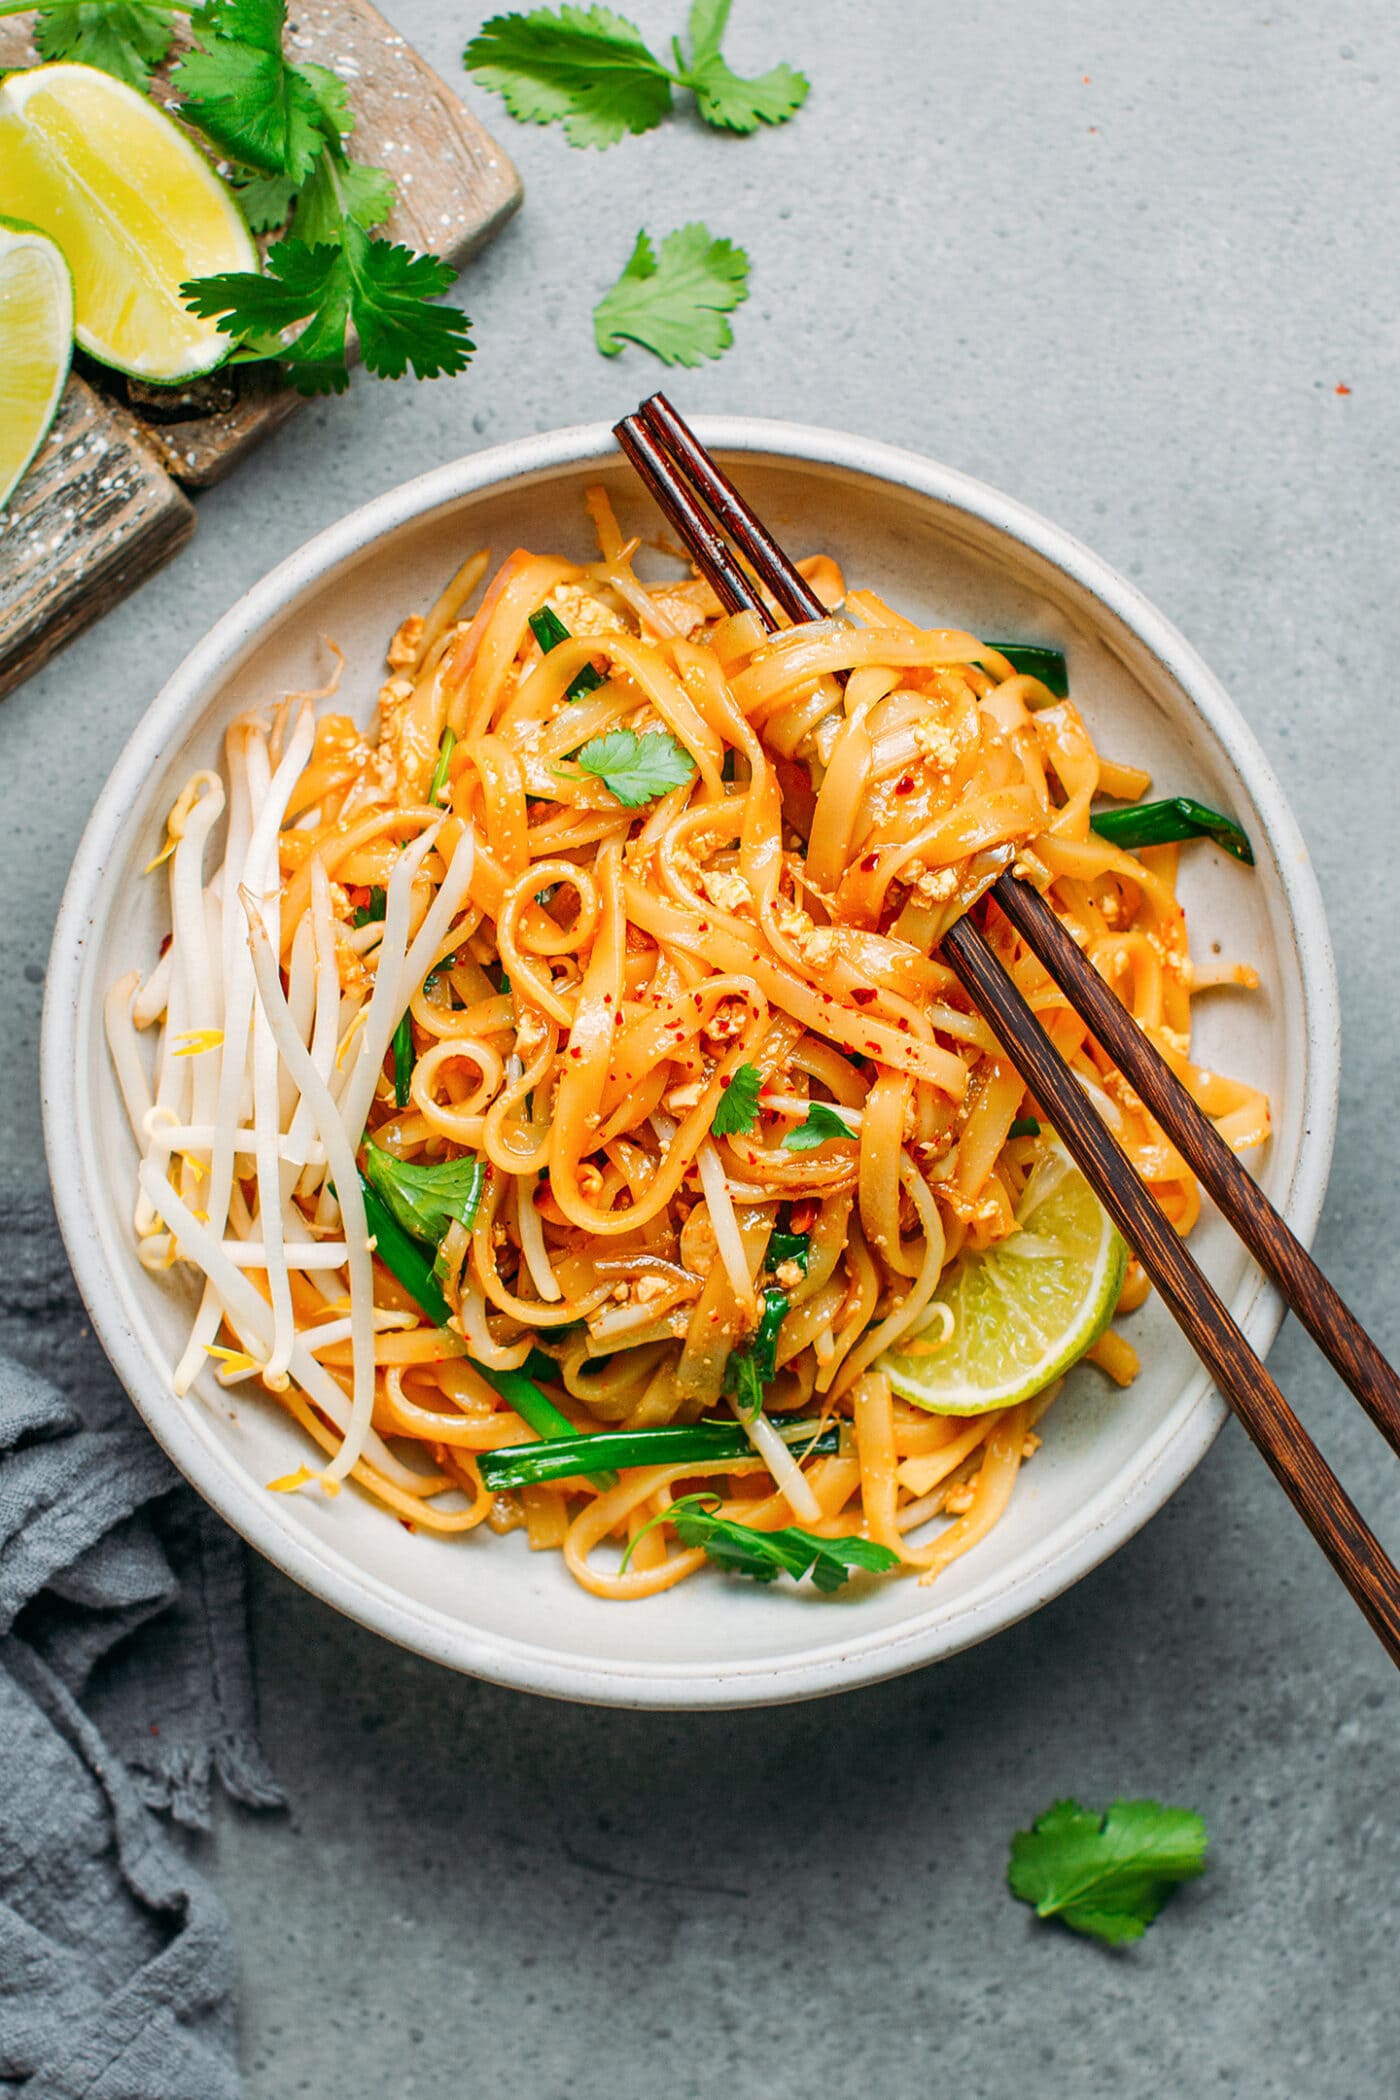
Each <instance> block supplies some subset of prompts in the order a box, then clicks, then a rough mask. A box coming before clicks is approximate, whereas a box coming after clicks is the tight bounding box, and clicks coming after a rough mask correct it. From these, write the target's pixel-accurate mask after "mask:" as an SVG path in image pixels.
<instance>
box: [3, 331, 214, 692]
mask: <svg viewBox="0 0 1400 2100" xmlns="http://www.w3.org/2000/svg"><path fill="white" fill-rule="evenodd" d="M193 531H194V505H193V504H192V503H191V502H190V500H189V498H188V496H186V495H185V494H183V492H182V491H181V490H180V489H178V488H177V487H176V485H175V483H174V482H173V481H172V480H171V479H170V476H169V475H168V474H167V473H166V472H165V470H164V468H163V467H162V466H161V465H160V463H159V461H158V460H157V459H156V458H155V457H154V455H153V454H152V452H151V450H150V448H149V447H148V445H147V444H146V442H145V440H144V438H143V437H142V434H141V431H140V429H139V427H138V426H137V424H136V422H135V421H134V419H133V418H132V417H131V416H130V415H129V414H128V413H127V412H126V410H125V409H123V408H121V407H119V406H117V405H116V404H115V403H113V402H109V401H104V400H103V399H102V398H101V397H100V396H99V395H98V394H97V393H95V392H94V390H93V389H92V387H90V386H89V385H88V384H87V382H86V380H84V379H81V378H79V376H78V375H77V373H76V372H75V373H74V374H73V375H72V376H71V377H70V379H69V381H68V385H67V387H66V389H65V391H64V395H63V399H62V401H61V402H60V403H59V408H58V415H57V417H56V418H55V421H54V426H53V428H52V430H51V431H50V432H49V435H48V437H47V439H46V440H45V443H44V445H43V448H42V450H41V451H40V453H39V456H38V458H37V459H36V460H35V461H34V464H33V466H32V467H31V468H30V469H29V472H28V473H27V474H26V475H25V477H24V479H23V480H22V481H21V483H20V485H19V487H18V488H17V489H16V490H15V492H14V494H13V496H11V498H10V500H9V502H8V504H7V505H6V506H5V508H4V510H3V511H0V693H7V692H9V690H10V688H11V687H12V686H16V685H18V684H19V682H20V680H21V679H22V678H27V677H28V676H29V673H30V672H31V671H35V670H37V669H38V667H39V665H40V664H41V663H44V662H46V661H47V659H48V658H49V657H50V656H52V655H53V652H54V651H55V649H58V648H61V647H62V645H63V644H64V642H66V641H69V640H71V638H72V637H73V636H74V635H75V634H76V633H77V632H78V631H79V629H80V628H83V627H86V626H87V625H88V623H89V622H90V621H92V620H96V619H98V618H100V616H101V615H102V614H103V613H104V612H106V611H107V610H108V609H109V607H111V606H113V605H115V604H117V603H118V601H119V600H120V599H122V598H125V597H126V596H127V595H128V593H129V592H131V591H134V590H135V589H136V587H137V585H138V584H139V583H142V582H143V581H144V580H145V578H146V577H147V576H149V575H150V574H151V571H152V570H153V569H157V568H159V567H160V565H161V563H162V562H164V561H168V560H169V559H170V556H171V555H172V554H174V553H176V552H177V551H178V550H179V549H180V548H181V547H183V546H184V544H185V542H186V540H187V539H188V538H189V536H190V534H191V533H192V532H193Z"/></svg>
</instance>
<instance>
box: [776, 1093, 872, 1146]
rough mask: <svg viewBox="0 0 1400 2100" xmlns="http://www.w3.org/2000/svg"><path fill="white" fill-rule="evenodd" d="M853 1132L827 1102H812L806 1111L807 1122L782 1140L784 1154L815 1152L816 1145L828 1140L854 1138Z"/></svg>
mask: <svg viewBox="0 0 1400 2100" xmlns="http://www.w3.org/2000/svg"><path fill="white" fill-rule="evenodd" d="M854 1136H855V1132H854V1131H853V1130H852V1129H851V1128H850V1125H849V1124H848V1123H847V1122H846V1119H845V1117H844V1116H842V1115H841V1114H840V1113H839V1112H838V1111H837V1110H836V1109H834V1108H833V1107H832V1106H831V1104H830V1103H829V1102H827V1101H813V1102H812V1103H811V1105H810V1106H809V1108H808V1110H807V1120H806V1122H805V1123H799V1124H798V1125H797V1128H796V1129H795V1130H790V1131H789V1132H788V1134H787V1136H786V1137H785V1138H784V1139H783V1149H784V1151H785V1152H815V1151H816V1149H817V1147H818V1145H824V1144H826V1142H827V1140H828V1139H829V1138H849V1137H854Z"/></svg>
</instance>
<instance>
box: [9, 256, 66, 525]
mask: <svg viewBox="0 0 1400 2100" xmlns="http://www.w3.org/2000/svg"><path fill="white" fill-rule="evenodd" d="M72 356H73V280H72V278H71V277H70V276H69V274H68V265H67V263H66V262H65V261H64V260H63V257H62V255H60V253H59V251H58V249H57V248H55V246H54V244H53V242H52V241H51V240H49V239H48V237H47V236H46V235H45V234H42V233H39V232H37V231H36V229H35V228H34V227H32V226H21V225H19V224H18V223H17V222H16V221H15V220H13V219H0V510H3V509H4V507H5V504H6V501H7V500H8V498H9V495H10V491H11V490H12V489H13V488H14V486H15V483H16V482H17V481H18V480H19V478H20V475H21V474H22V473H23V472H24V470H25V468H26V467H27V466H28V465H29V462H30V460H31V459H33V457H34V455H35V453H36V452H37V451H38V449H39V447H40V445H41V444H42V443H43V442H44V436H45V433H46V432H47V430H48V427H49V425H50V423H52V421H53V418H54V410H55V409H56V408H57V407H58V402H59V396H60V395H61V394H62V392H63V383H64V381H65V380H66V379H67V377H68V366H69V363H70V362H71V360H72Z"/></svg>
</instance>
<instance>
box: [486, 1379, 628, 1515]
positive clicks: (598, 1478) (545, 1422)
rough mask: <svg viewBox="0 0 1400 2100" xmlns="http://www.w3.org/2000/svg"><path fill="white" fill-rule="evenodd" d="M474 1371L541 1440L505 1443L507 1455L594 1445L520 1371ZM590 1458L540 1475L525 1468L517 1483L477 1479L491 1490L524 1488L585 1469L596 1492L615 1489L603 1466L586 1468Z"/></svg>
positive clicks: (613, 1478) (601, 1454) (613, 1476)
mask: <svg viewBox="0 0 1400 2100" xmlns="http://www.w3.org/2000/svg"><path fill="white" fill-rule="evenodd" d="M474 1369H475V1370H477V1371H478V1372H479V1373H480V1374H481V1376H482V1377H483V1378H484V1379H485V1380H486V1382H487V1384H488V1385H494V1386H495V1388H496V1391H497V1392H498V1393H499V1394H500V1396H501V1398H502V1399H503V1400H507V1401H509V1403H510V1405H511V1406H512V1407H513V1408H514V1409H515V1412H516V1413H517V1414H518V1415H519V1417H520V1419H521V1421H522V1422H528V1423H529V1425H530V1427H531V1428H532V1429H533V1430H534V1432H535V1435H536V1436H537V1437H539V1438H540V1439H541V1442H540V1443H538V1444H507V1446H506V1451H507V1452H508V1453H512V1454H514V1455H515V1456H516V1457H517V1458H518V1457H519V1456H520V1455H521V1454H522V1453H523V1452H548V1453H549V1455H550V1456H551V1457H552V1456H553V1454H554V1453H555V1452H556V1451H562V1450H564V1449H566V1448H568V1449H570V1450H572V1451H574V1452H577V1450H578V1447H579V1446H580V1445H585V1444H586V1445H591V1444H592V1443H593V1442H594V1439H593V1438H592V1437H591V1436H584V1435H580V1433H579V1431H578V1430H577V1429H575V1427H574V1425H573V1423H572V1422H571V1421H570V1420H569V1418H568V1416H567V1415H566V1414H565V1413H564V1411H563V1409H562V1408H558V1407H556V1406H555V1405H554V1402H553V1401H552V1400H551V1399H550V1397H549V1395H548V1393H542V1392H541V1391H540V1389H539V1387H538V1386H537V1385H536V1384H535V1381H534V1380H533V1378H527V1377H526V1376H525V1373H524V1372H523V1371H488V1370H487V1368H486V1366H485V1364H475V1365H474ZM606 1455H607V1454H606V1453H605V1452H601V1451H600V1452H599V1453H598V1454H597V1456H598V1457H599V1458H603V1457H606ZM501 1456H502V1453H501V1452H499V1451H492V1452H482V1453H481V1454H480V1458H488V1457H489V1458H492V1459H496V1458H500V1457H501ZM593 1456H594V1454H593V1452H592V1451H591V1450H589V1451H588V1452H586V1454H585V1455H584V1457H583V1459H582V1462H580V1460H579V1458H578V1457H577V1456H575V1457H574V1458H573V1459H572V1460H566V1461H565V1463H564V1464H563V1465H562V1466H555V1467H553V1468H552V1469H550V1468H548V1467H546V1470H545V1471H543V1472H539V1471H529V1470H528V1469H527V1470H526V1471H525V1472H523V1473H522V1474H521V1476H520V1478H519V1479H518V1480H507V1481H501V1480H497V1479H496V1478H495V1476H494V1474H493V1475H492V1477H491V1478H490V1479H489V1480H488V1479H487V1477H486V1475H485V1474H484V1473H483V1474H482V1476H481V1477H482V1479H483V1480H484V1481H485V1482H486V1485H487V1487H489V1488H491V1489H492V1490H493V1491H494V1490H496V1489H499V1488H501V1487H528V1486H529V1485H530V1484H531V1483H532V1482H535V1481H540V1480H559V1479H567V1478H568V1477H569V1476H570V1475H571V1474H574V1473H582V1472H583V1471H584V1470H585V1468H586V1469H587V1474H588V1478H589V1480H591V1481H592V1483H593V1485H594V1487H595V1488H597V1489H599V1491H600V1492H602V1491H605V1490H606V1489H608V1488H613V1487H616V1486H617V1475H616V1473H614V1472H612V1471H611V1470H610V1469H609V1468H606V1467H601V1466H597V1465H590V1464H589V1460H590V1459H592V1458H593ZM480 1458H479V1459H478V1464H480ZM537 1463H538V1461H537Z"/></svg>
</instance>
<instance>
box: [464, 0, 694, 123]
mask: <svg viewBox="0 0 1400 2100" xmlns="http://www.w3.org/2000/svg"><path fill="white" fill-rule="evenodd" d="M463 64H464V65H465V66H466V69H467V71H468V72H469V73H471V74H474V75H475V77H476V78H477V79H478V80H479V81H480V82H481V85H482V86H483V87H485V88H491V89H493V90H494V91H495V92H496V93H497V94H499V95H503V96H504V97H505V104H506V108H507V109H508V110H509V111H510V113H511V115H512V116H513V117H518V118H519V119H520V121H521V123H523V124H554V123H560V124H562V125H563V126H564V130H565V134H566V136H567V138H568V141H569V144H570V145H571V146H615V145H616V144H617V142H618V140H619V139H620V138H624V137H625V136H626V134H627V133H628V132H629V131H631V132H641V131H650V130H651V129H652V127H653V125H656V124H659V123H660V122H661V119H662V118H663V117H664V116H665V115H666V112H667V111H668V110H669V109H670V107H671V75H670V73H669V71H668V70H667V68H666V67H665V66H663V65H662V64H661V62H660V60H659V59H656V58H653V57H652V54H651V53H650V51H648V49H647V47H646V45H645V43H644V42H643V41H642V34H641V31H640V30H639V29H638V28H637V26H636V24H635V23H634V22H629V21H627V20H626V19H625V18H624V17H623V16H622V15H615V14H613V13H612V11H611V9H609V8H606V7H587V8H584V7H561V8H560V9H559V12H558V13H557V14H556V13H554V11H553V10H552V9H550V8H548V7H537V8H535V9H534V10H533V11H532V12H531V13H530V14H528V15H495V16H493V17H492V19H491V20H490V21H489V22H486V23H483V25H482V27H481V28H480V29H479V30H478V31H477V33H476V35H475V36H474V37H473V38H472V40H471V42H470V43H469V44H468V46H467V48H466V52H465V54H464V56H463Z"/></svg>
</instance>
